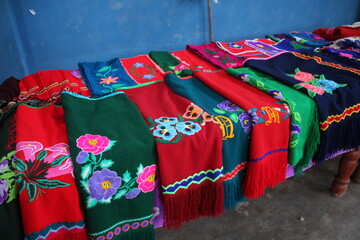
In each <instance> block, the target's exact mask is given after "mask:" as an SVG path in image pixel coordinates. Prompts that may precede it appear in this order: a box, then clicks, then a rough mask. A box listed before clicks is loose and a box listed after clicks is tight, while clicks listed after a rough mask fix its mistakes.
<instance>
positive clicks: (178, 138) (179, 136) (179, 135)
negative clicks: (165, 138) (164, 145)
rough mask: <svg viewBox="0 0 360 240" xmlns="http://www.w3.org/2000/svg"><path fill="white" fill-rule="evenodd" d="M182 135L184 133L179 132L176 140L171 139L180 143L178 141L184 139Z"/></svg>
mask: <svg viewBox="0 0 360 240" xmlns="http://www.w3.org/2000/svg"><path fill="white" fill-rule="evenodd" d="M182 136H183V135H182V134H180V133H178V135H177V137H176V139H175V140H174V141H171V142H172V143H178V142H180V140H181V139H182Z"/></svg>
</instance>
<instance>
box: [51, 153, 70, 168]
mask: <svg viewBox="0 0 360 240" xmlns="http://www.w3.org/2000/svg"><path fill="white" fill-rule="evenodd" d="M69 157H70V155H63V156H60V157H58V158H56V159H55V160H54V161H52V163H51V167H56V166H60V165H61V164H62V163H63V162H64V161H65V160H66V159H68V158H69Z"/></svg>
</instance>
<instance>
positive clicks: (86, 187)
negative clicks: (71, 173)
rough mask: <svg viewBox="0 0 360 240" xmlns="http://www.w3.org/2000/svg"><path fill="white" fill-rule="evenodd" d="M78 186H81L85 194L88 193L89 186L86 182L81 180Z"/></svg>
mask: <svg viewBox="0 0 360 240" xmlns="http://www.w3.org/2000/svg"><path fill="white" fill-rule="evenodd" d="M80 184H81V186H83V188H84V190H85V192H87V193H90V190H89V184H88V182H87V181H84V180H81V181H80Z"/></svg>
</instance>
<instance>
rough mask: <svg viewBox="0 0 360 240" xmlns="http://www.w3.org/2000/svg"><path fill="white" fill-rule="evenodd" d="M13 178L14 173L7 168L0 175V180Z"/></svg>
mask: <svg viewBox="0 0 360 240" xmlns="http://www.w3.org/2000/svg"><path fill="white" fill-rule="evenodd" d="M13 176H15V173H14V172H13V171H11V170H10V169H9V168H7V169H6V170H5V171H4V172H2V173H1V174H0V179H3V180H9V179H10V178H11V177H13Z"/></svg>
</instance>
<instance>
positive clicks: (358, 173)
mask: <svg viewBox="0 0 360 240" xmlns="http://www.w3.org/2000/svg"><path fill="white" fill-rule="evenodd" d="M351 180H353V182H355V183H358V184H360V166H358V167H357V168H356V170H355V172H354V174H353V175H352V176H351Z"/></svg>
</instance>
